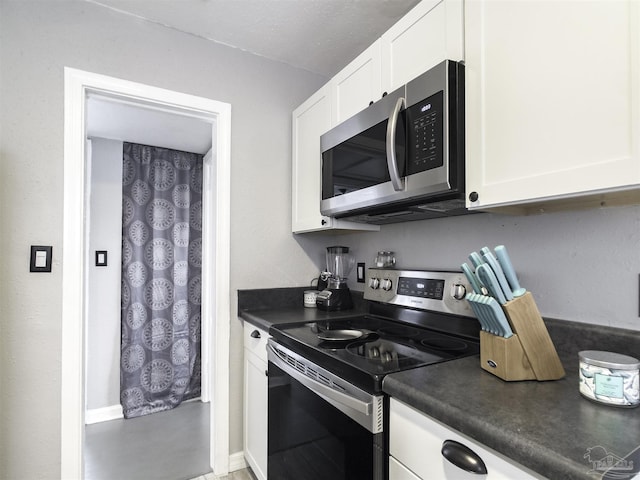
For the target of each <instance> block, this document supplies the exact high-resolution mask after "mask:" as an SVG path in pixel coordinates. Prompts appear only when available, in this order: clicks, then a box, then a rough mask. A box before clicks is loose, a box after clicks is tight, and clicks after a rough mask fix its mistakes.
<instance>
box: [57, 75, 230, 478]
mask: <svg viewBox="0 0 640 480" xmlns="http://www.w3.org/2000/svg"><path fill="white" fill-rule="evenodd" d="M91 95H94V96H95V95H99V96H101V97H104V98H109V99H111V100H113V101H115V102H117V103H118V102H119V103H122V104H125V103H126V104H130V105H135V106H137V107H141V108H143V109H147V110H153V111H158V112H163V113H166V114H170V115H178V116H183V117H188V118H192V119H201V120H204V121H205V122H209V123H210V124H211V136H212V138H214V139H215V142H214V149H213V151H212V154H211V155H209V156H208V157H209V161H208V162H207V161H206V160H205V164H204V171H203V239H204V240H203V252H202V256H203V258H202V263H203V272H202V321H203V324H205V323H207V324H208V325H211V329H209V331H208V332H206V335H205V332H204V331H203V338H202V342H203V344H204V343H205V342H206V343H207V344H208V345H210V346H211V347H212V348H210V349H209V354H208V355H207V358H204V356H203V363H207V364H208V366H209V368H208V371H209V374H208V375H206V378H205V377H204V376H203V379H202V381H203V388H205V385H204V384H205V383H207V382H208V387H206V388H205V390H207V389H208V390H209V391H210V393H211V403H210V408H211V413H210V417H211V422H210V423H211V428H210V432H211V433H210V445H211V449H210V463H211V467H212V469H213V472H214V474H216V475H220V474H226V473H228V468H229V445H228V429H229V426H228V409H229V405H228V403H229V401H228V384H229V381H228V380H229V378H228V371H229V369H228V349H229V342H228V338H229V317H230V304H229V302H230V295H229V258H230V255H229V248H230V240H229V236H230V231H229V215H230V212H229V207H230V202H229V197H230V194H229V189H230V174H229V171H230V168H229V166H230V123H231V121H230V116H231V109H230V105H228V104H225V103H221V102H217V101H214V100H210V99H205V98H201V97H195V96H192V95H186V94H182V93H178V92H174V91H169V90H164V89H160V88H157V87H151V86H148V85H142V84H138V83H134V82H129V81H126V80H121V79H116V78H112V77H106V76H103V75H98V74H93V73H89V72H83V71H80V70H75V69H70V68H65V158H64V182H65V188H64V212H65V217H64V236H63V248H64V256H63V286H62V287H63V288H62V290H63V302H62V304H63V306H62V315H63V318H62V376H61V383H62V402H61V476H62V477H63V478H82V475H83V451H82V444H83V436H84V423H85V418H84V416H85V399H86V392H85V385H84V378H85V359H86V339H85V336H86V335H85V325H86V316H87V271H86V270H87V269H86V265H87V258H88V257H87V255H88V231H87V225H86V220H85V219H86V214H87V212H86V198H87V194H88V192H87V173H86V172H87V158H86V153H87V152H86V143H87V142H86V138H87V121H88V118H87V116H88V115H87V100H88V98H89V96H91Z"/></svg>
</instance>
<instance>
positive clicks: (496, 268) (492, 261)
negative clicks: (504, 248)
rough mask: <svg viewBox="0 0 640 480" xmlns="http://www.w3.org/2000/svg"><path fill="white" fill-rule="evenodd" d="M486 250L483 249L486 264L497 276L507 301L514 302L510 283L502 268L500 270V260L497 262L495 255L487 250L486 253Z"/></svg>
mask: <svg viewBox="0 0 640 480" xmlns="http://www.w3.org/2000/svg"><path fill="white" fill-rule="evenodd" d="M485 248H486V247H485ZM485 248H483V249H482V258H484V259H485V260H486V262H487V263H488V264H489V266H490V267H491V270H493V273H494V274H495V275H496V278H497V279H498V283H499V284H500V288H501V289H502V293H504V296H505V298H506V299H507V302H509V301H511V300H513V293H511V287H510V286H509V283H508V282H507V279H506V277H505V276H504V272H503V271H502V268H500V264H499V263H498V260H496V257H494V256H493V254H492V253H491V250H489V249H488V248H486V251H485Z"/></svg>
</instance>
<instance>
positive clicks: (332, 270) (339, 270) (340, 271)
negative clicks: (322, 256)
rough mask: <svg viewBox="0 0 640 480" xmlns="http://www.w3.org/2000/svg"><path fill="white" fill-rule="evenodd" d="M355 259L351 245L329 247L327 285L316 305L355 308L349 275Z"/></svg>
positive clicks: (322, 308) (320, 306)
mask: <svg viewBox="0 0 640 480" xmlns="http://www.w3.org/2000/svg"><path fill="white" fill-rule="evenodd" d="M354 263H355V259H354V258H353V256H352V255H351V254H350V253H349V247H342V246H337V245H336V246H333V247H327V272H326V273H327V275H328V283H327V287H326V288H325V289H324V290H322V291H321V292H320V293H318V297H317V298H316V306H317V307H318V309H320V310H325V311H334V310H349V309H350V308H353V300H352V299H351V291H350V290H349V287H347V277H348V276H349V274H350V273H351V270H352V269H353V265H354Z"/></svg>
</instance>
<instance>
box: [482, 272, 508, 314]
mask: <svg viewBox="0 0 640 480" xmlns="http://www.w3.org/2000/svg"><path fill="white" fill-rule="evenodd" d="M476 273H477V274H478V277H479V278H480V281H482V283H484V286H485V287H487V288H488V289H489V292H491V296H492V297H494V298H495V299H496V300H498V302H500V305H504V304H505V303H507V299H506V298H505V297H504V294H503V293H502V289H501V288H500V284H499V283H498V279H497V278H496V276H495V275H494V273H493V270H491V267H490V266H489V265H488V264H486V263H483V264H482V265H480V266H479V267H478V268H477V269H476Z"/></svg>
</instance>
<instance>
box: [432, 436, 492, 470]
mask: <svg viewBox="0 0 640 480" xmlns="http://www.w3.org/2000/svg"><path fill="white" fill-rule="evenodd" d="M440 452H441V453H442V456H443V457H444V458H446V459H447V460H449V461H450V462H451V463H453V464H454V465H455V466H456V467H458V468H461V469H462V470H465V471H467V472H471V473H477V474H478V475H486V474H487V466H486V465H485V464H484V462H483V461H482V459H481V458H480V456H479V455H478V454H477V453H476V452H474V451H473V450H471V449H470V448H469V447H467V446H466V445H463V444H461V443H459V442H456V441H455V440H445V441H444V442H443V443H442V450H441V451H440Z"/></svg>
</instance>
